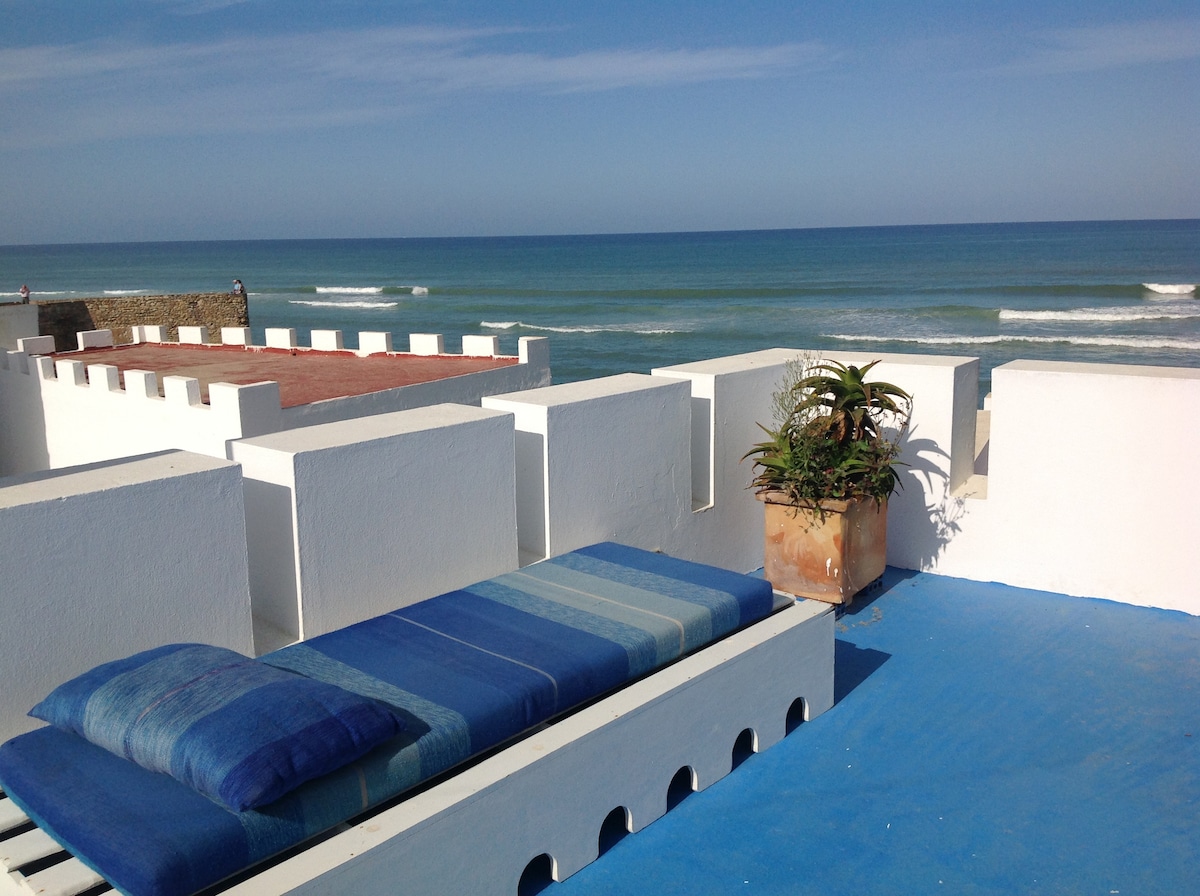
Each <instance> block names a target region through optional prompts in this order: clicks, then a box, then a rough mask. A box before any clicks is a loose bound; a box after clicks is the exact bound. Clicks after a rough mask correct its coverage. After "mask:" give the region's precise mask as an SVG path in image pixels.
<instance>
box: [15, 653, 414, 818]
mask: <svg viewBox="0 0 1200 896" xmlns="http://www.w3.org/2000/svg"><path fill="white" fill-rule="evenodd" d="M29 714H30V715H31V716H33V717H34V718H38V719H42V720H43V721H46V722H49V723H50V724H51V725H54V726H55V727H57V728H62V729H64V730H66V731H71V732H74V733H75V734H77V735H79V736H80V737H82V738H84V739H85V740H89V741H91V742H92V743H94V744H96V745H97V746H100V747H103V748H104V749H106V750H108V751H110V752H112V753H115V754H116V755H118V756H121V757H123V758H125V759H128V760H130V761H132V762H136V763H137V764H138V765H140V766H142V767H143V768H147V769H150V770H151V771H156V772H165V773H166V774H169V775H171V776H172V777H174V778H175V779H176V780H178V781H180V782H182V783H184V784H186V785H188V786H189V787H191V788H192V789H194V790H197V791H199V792H200V793H202V794H204V795H205V796H207V797H209V798H211V799H213V800H215V801H216V802H218V803H220V804H221V805H223V806H224V807H225V808H227V809H230V810H231V811H234V812H240V811H243V810H245V809H253V808H256V807H258V806H263V805H266V804H267V803H270V802H273V801H274V800H276V799H278V798H279V797H281V796H283V795H284V794H286V793H288V792H290V791H291V790H294V789H295V788H296V787H299V786H300V785H301V784H303V783H304V782H305V781H310V780H312V779H313V778H317V777H320V776H321V775H324V774H327V773H329V772H331V771H334V770H336V769H339V768H341V767H342V766H343V765H346V764H348V763H350V762H353V761H354V760H355V759H358V758H359V757H360V756H362V755H363V754H364V753H366V752H367V751H368V750H370V749H372V748H373V747H375V746H377V745H379V744H381V743H383V742H384V741H386V740H389V739H391V738H392V737H395V736H396V735H397V734H399V733H400V732H401V731H402V730H403V728H404V722H403V720H402V719H401V718H399V717H398V716H397V715H396V714H395V713H394V712H393V711H392V710H391V709H390V708H389V707H388V706H387V705H386V704H383V703H380V702H378V701H376V700H372V699H370V698H368V697H363V696H361V695H359V694H354V693H351V692H349V691H345V690H343V689H342V688H339V687H337V686H336V685H331V684H326V683H324V682H320V681H314V680H313V679H311V678H305V677H304V676H302V675H297V674H295V673H293V672H288V671H286V670H284V669H278V668H275V667H274V666H268V665H267V664H265V663H260V662H258V661H257V660H252V659H249V658H248V657H244V656H242V655H241V654H240V653H235V652H234V651H232V650H226V649H225V648H222V647H210V646H208V645H205V644H171V645H168V646H166V647H158V648H155V649H153V650H147V651H145V652H144V653H139V654H136V655H134V656H131V657H129V658H128V659H124V660H117V661H116V662H112V663H106V664H105V665H103V666H97V667H96V668H95V669H93V670H92V671H90V672H85V673H84V674H83V675H80V676H79V677H78V678H75V679H73V680H71V681H68V682H67V683H66V684H63V685H61V686H59V687H58V688H56V689H55V690H54V692H53V693H51V694H50V696H48V697H47V698H46V699H45V700H43V701H42V702H41V703H39V704H38V705H37V706H35V707H34V708H33V709H32V710H30V712H29Z"/></svg>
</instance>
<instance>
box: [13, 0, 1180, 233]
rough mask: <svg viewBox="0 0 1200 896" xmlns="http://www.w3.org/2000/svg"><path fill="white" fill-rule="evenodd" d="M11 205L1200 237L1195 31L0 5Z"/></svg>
mask: <svg viewBox="0 0 1200 896" xmlns="http://www.w3.org/2000/svg"><path fill="white" fill-rule="evenodd" d="M0 196H2V199H3V205H4V214H3V216H2V217H0V244H14V243H47V242H90V241H118V240H157V239H223V238H229V239H254V238H292V237H370V236H443V235H451V236H454V235H464V236H466V235H491V234H557V233H598V232H633V231H666V230H725V229H752V228H778V227H835V226H852V225H875V224H908V223H953V222H971V221H1031V220H1078V219H1109V218H1181V217H1200V8H1198V7H1197V5H1196V3H1195V0H1188V2H1154V0H1147V2H1139V3H1137V4H1131V3H1128V2H1126V0H1122V2H1104V0H1093V2H1056V0H1042V2H1030V0H1020V2H991V3H963V2H961V0H957V2H931V0H907V2H903V3H901V2H887V3H884V2H878V3H862V2H821V3H803V2H798V0H793V2H762V3H756V2H753V0H734V2H690V0H669V2H659V0H641V2H625V0H603V2H590V0H576V2H561V0H555V2H540V0H533V2H505V0H491V2H486V3H484V2H472V0H441V2H416V0H414V2H389V3H368V2H353V0H322V2H305V0H293V2H279V0H243V2H234V0H142V2H123V3H110V2H86V3H81V2H78V0H65V2H64V0H37V2H9V0H0Z"/></svg>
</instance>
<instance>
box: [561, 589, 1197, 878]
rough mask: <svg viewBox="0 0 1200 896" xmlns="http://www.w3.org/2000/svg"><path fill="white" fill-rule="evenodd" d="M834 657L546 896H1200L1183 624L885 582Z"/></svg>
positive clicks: (1108, 607) (1186, 620)
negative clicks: (731, 755) (710, 769)
mask: <svg viewBox="0 0 1200 896" xmlns="http://www.w3.org/2000/svg"><path fill="white" fill-rule="evenodd" d="M836 648H837V649H836V702H835V705H834V707H833V709H831V710H830V711H828V712H827V713H825V714H824V715H822V716H820V717H819V718H817V719H814V720H813V721H811V722H807V723H804V724H802V725H801V726H800V727H798V728H797V729H796V730H795V731H793V732H792V733H791V734H790V735H789V736H788V737H787V738H786V739H785V740H784V741H783V742H781V743H779V744H777V745H776V746H774V747H772V748H771V749H769V750H767V751H765V752H763V753H761V754H757V755H753V756H751V757H750V758H748V759H747V760H746V761H745V762H744V763H743V764H742V765H740V766H739V767H738V768H737V769H735V770H734V772H733V773H732V774H731V775H729V776H728V777H726V778H725V779H723V780H722V781H719V782H717V783H716V784H713V785H712V786H711V787H709V788H708V789H706V790H703V791H700V792H698V793H694V794H691V795H690V796H688V797H687V798H686V799H685V800H684V801H683V802H682V803H680V804H679V805H678V806H677V807H676V808H675V809H673V810H672V811H671V812H669V813H668V814H667V815H666V816H665V817H664V818H662V819H661V820H659V821H657V822H655V823H654V824H652V825H650V826H649V827H647V828H645V829H643V830H642V831H640V832H638V833H637V834H635V835H633V836H628V837H625V838H624V839H622V840H620V841H619V842H618V843H616V845H614V846H613V847H612V848H611V849H610V850H609V851H608V852H607V853H606V854H605V855H603V856H602V857H601V858H600V860H599V861H597V862H595V863H594V864H592V865H590V866H588V867H587V868H584V869H583V870H582V871H581V872H579V873H578V874H576V875H575V876H573V877H571V878H569V879H568V880H566V881H563V882H561V883H557V884H552V885H551V886H550V887H549V888H547V890H546V891H545V892H546V893H547V894H554V896H594V894H610V893H611V894H652V896H659V894H671V893H680V894H684V893H686V894H689V896H697V894H717V893H719V894H742V893H745V894H764V893H766V894H777V893H778V894H785V893H786V894H804V893H821V894H851V893H853V894H861V893H896V894H920V893H945V894H959V893H997V894H1000V893H1003V894H1009V893H1064V894H1118V893H1119V894H1125V896H1131V894H1143V893H1170V894H1197V893H1200V618H1196V617H1192V616H1188V615H1185V614H1182V613H1177V612H1171V611H1166V610H1153V609H1145V608H1139V607H1132V606H1127V605H1124V604H1117V603H1111V602H1108V601H1100V600H1088V599H1080V598H1069V597H1062V596H1060V595H1055V594H1047V593H1044V592H1035V591H1026V590H1021V589H1016V588H1008V587H1005V586H1001V585H989V584H980V583H977V582H969V581H965V580H962V579H951V578H944V577H938V576H932V575H921V574H913V573H906V572H902V571H899V570H890V569H889V570H888V573H887V575H886V576H885V579H884V587H883V589H882V590H881V591H880V592H878V593H876V595H874V596H873V598H871V599H866V600H863V599H861V598H860V600H859V601H856V602H855V604H854V606H853V607H852V608H851V609H850V611H848V612H847V613H845V614H844V615H843V616H842V617H841V618H840V619H839V622H838V626H837V644H836ZM631 749H632V747H631Z"/></svg>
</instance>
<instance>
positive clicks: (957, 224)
mask: <svg viewBox="0 0 1200 896" xmlns="http://www.w3.org/2000/svg"><path fill="white" fill-rule="evenodd" d="M1191 222H1200V218H1190V217H1189V218H1062V219H1057V218H1056V219H1030V220H1025V221H941V222H933V223H928V222H926V223H909V224H831V225H820V226H806V227H734V228H717V229H701V230H596V231H578V232H567V231H564V232H562V233H549V232H546V233H492V234H489V233H475V234H459V235H455V234H419V235H413V234H409V235H403V236H268V237H252V238H249V239H229V238H222V237H180V238H174V239H166V240H74V241H66V242H51V243H5V244H0V250H2V249H30V248H59V247H72V246H144V245H149V246H159V245H173V244H180V243H184V244H187V243H294V242H371V241H390V240H406V241H407V240H539V239H590V238H593V237H597V238H604V237H660V236H665V237H673V236H709V235H722V234H759V233H792V232H807V231H854V230H903V229H934V228H940V227H949V228H964V227H1025V226H1040V225H1049V226H1056V225H1092V224H1098V225H1109V224H1162V223H1191ZM3 294H4V292H3V291H2V290H0V295H3Z"/></svg>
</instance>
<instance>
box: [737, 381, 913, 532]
mask: <svg viewBox="0 0 1200 896" xmlns="http://www.w3.org/2000/svg"><path fill="white" fill-rule="evenodd" d="M878 363H879V362H878V361H872V362H871V363H870V364H867V365H865V366H864V367H855V366H853V365H845V364H840V363H838V362H836V361H830V362H824V363H820V364H815V365H811V366H810V365H807V364H803V363H801V364H800V365H799V367H792V368H791V369H790V370H789V371H788V373H787V374H786V375H785V385H784V387H783V389H782V390H781V393H778V394H777V395H776V406H777V407H778V408H780V409H781V411H782V413H781V415H780V416H781V419H779V420H778V421H777V422H778V424H779V425H778V427H777V428H776V429H768V428H767V427H765V426H762V424H759V426H760V428H761V429H762V430H763V431H764V432H766V434H767V436H768V438H767V440H766V441H763V442H760V443H758V444H757V445H755V446H754V447H753V448H751V449H750V451H748V452H747V453H746V455H745V457H744V458H743V460H745V459H746V458H750V457H753V458H754V466H755V476H754V480H753V482H752V483H751V488H754V489H756V490H757V491H759V492H778V493H780V494H781V496H782V497H783V498H784V499H785V501H786V502H787V503H789V504H794V505H796V506H797V507H806V508H809V509H811V510H813V511H815V512H817V513H818V514H820V515H822V516H823V515H824V514H823V512H822V511H821V509H820V503H819V502H820V501H821V500H823V499H827V498H837V499H849V498H863V497H866V498H872V499H874V500H875V502H876V503H877V504H879V503H882V502H883V501H885V500H886V499H887V498H888V496H889V495H891V494H892V492H893V491H895V490H896V488H897V487H899V486H900V480H899V479H898V477H897V469H896V468H897V467H898V466H901V464H900V463H899V461H898V460H897V457H898V456H899V453H900V439H901V438H902V436H903V434H904V431H905V430H906V428H907V426H908V420H909V416H910V414H911V410H912V397H911V396H910V395H909V394H908V393H907V392H905V391H904V390H903V389H901V388H900V387H899V386H895V385H892V384H891V383H884V382H868V381H867V379H866V377H867V374H868V373H869V372H870V371H871V368H872V367H874V366H875V365H876V364H878Z"/></svg>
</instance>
